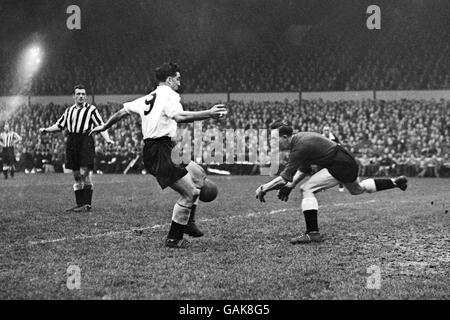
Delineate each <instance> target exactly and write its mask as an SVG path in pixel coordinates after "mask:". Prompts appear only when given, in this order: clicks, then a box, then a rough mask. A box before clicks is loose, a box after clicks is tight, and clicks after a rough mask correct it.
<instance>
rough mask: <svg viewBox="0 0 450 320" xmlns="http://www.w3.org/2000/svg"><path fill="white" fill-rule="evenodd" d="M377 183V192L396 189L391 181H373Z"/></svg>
mask: <svg viewBox="0 0 450 320" xmlns="http://www.w3.org/2000/svg"><path fill="white" fill-rule="evenodd" d="M373 180H374V181H375V187H376V188H377V191H381V190H386V189H392V188H395V185H394V183H393V182H392V180H391V179H373Z"/></svg>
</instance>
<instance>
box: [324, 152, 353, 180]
mask: <svg viewBox="0 0 450 320" xmlns="http://www.w3.org/2000/svg"><path fill="white" fill-rule="evenodd" d="M317 165H319V166H321V167H323V168H327V169H328V171H329V172H330V174H331V175H332V176H333V177H334V178H336V179H337V180H339V181H340V182H342V183H350V182H354V181H356V179H357V178H358V163H357V162H356V160H355V157H354V156H353V155H352V154H351V153H350V152H349V151H347V150H345V149H344V148H343V147H341V146H339V145H338V146H336V150H335V152H334V154H333V155H332V156H331V157H329V158H328V159H325V160H323V161H321V163H317Z"/></svg>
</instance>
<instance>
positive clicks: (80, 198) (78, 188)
mask: <svg viewBox="0 0 450 320" xmlns="http://www.w3.org/2000/svg"><path fill="white" fill-rule="evenodd" d="M83 188H84V184H83V183H80V182H76V183H75V184H74V185H73V191H75V201H76V203H77V206H82V205H83V204H84V189H83Z"/></svg>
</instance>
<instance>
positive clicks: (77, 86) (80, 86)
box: [73, 84, 86, 93]
mask: <svg viewBox="0 0 450 320" xmlns="http://www.w3.org/2000/svg"><path fill="white" fill-rule="evenodd" d="M77 89H80V90H83V89H84V90H86V88H85V87H84V86H83V85H82V84H77V85H76V86H75V87H73V93H75V91H76V90H77Z"/></svg>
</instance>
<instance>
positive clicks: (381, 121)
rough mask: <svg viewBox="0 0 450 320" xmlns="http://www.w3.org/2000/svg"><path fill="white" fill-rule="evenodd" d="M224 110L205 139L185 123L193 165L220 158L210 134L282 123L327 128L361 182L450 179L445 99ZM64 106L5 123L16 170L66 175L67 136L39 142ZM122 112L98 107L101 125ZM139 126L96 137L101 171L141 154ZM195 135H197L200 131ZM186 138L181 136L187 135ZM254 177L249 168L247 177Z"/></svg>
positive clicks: (129, 122) (130, 121) (120, 167)
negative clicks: (15, 140) (355, 165)
mask: <svg viewBox="0 0 450 320" xmlns="http://www.w3.org/2000/svg"><path fill="white" fill-rule="evenodd" d="M227 105H228V107H229V113H228V115H227V117H226V118H225V119H223V120H205V121H203V122H202V125H201V128H200V129H201V130H202V132H203V134H201V135H197V136H196V135H195V134H194V127H193V124H183V125H180V130H188V131H184V132H188V136H189V137H191V138H192V139H194V142H193V143H192V144H191V146H192V149H194V148H193V147H194V146H199V145H200V144H199V141H196V140H195V139H198V137H200V138H201V139H203V140H202V142H201V143H202V145H203V150H202V152H203V154H201V153H200V154H197V153H195V152H194V150H191V159H193V160H195V161H197V162H198V163H203V164H204V165H212V166H213V167H214V165H217V163H216V164H214V163H211V161H207V160H208V159H209V158H211V156H212V155H213V154H215V152H217V151H215V150H214V143H211V140H213V139H209V140H208V139H205V136H206V133H207V132H208V131H210V130H211V129H212V130H218V132H222V135H223V136H225V132H226V130H227V129H235V131H234V132H236V133H237V132H238V131H236V129H242V130H248V129H256V130H262V129H267V128H269V125H270V123H271V122H272V121H274V120H279V119H281V120H283V121H284V122H286V123H287V124H290V125H292V126H293V128H294V131H314V132H321V131H322V129H323V127H324V126H325V125H329V126H330V127H331V129H332V133H333V134H334V135H336V136H337V137H338V138H339V140H340V141H341V142H342V144H343V145H344V146H345V147H347V148H348V149H349V150H350V151H351V152H352V153H353V154H355V155H356V157H357V159H358V161H359V164H360V170H361V172H360V173H361V175H362V176H384V175H386V176H388V175H389V176H390V175H397V174H405V175H408V176H421V177H423V176H429V177H439V176H442V177H444V176H450V158H449V155H450V102H448V101H444V100H440V101H435V100H429V101H425V100H401V101H382V100H362V101H337V102H330V101H326V102H325V101H322V100H303V101H301V103H299V102H298V101H294V102H288V101H285V102H250V103H244V102H237V101H230V102H229V103H227ZM66 107H67V106H62V105H53V104H50V105H46V106H43V105H31V106H22V107H20V108H19V109H18V110H17V111H16V112H15V113H14V114H13V116H12V117H11V118H10V119H9V120H8V123H9V124H10V127H11V129H12V130H13V131H15V132H17V133H18V134H19V135H21V136H22V138H23V142H22V144H21V145H19V146H17V147H16V159H17V165H16V166H17V167H18V169H19V170H22V171H25V172H26V173H38V172H46V171H53V170H54V171H56V172H62V171H63V170H64V161H65V159H64V157H65V134H64V133H59V134H55V135H46V136H40V135H39V134H38V128H40V127H45V126H49V125H51V124H52V123H54V122H56V120H57V119H58V117H59V116H60V115H61V114H62V113H63V111H64V109H65V108H66ZM119 107H120V106H119V105H109V106H102V105H100V106H98V108H99V111H100V113H101V115H102V117H103V119H104V120H106V119H108V118H109V117H110V116H111V115H112V113H114V112H115V111H117V110H118V108H119ZM184 107H185V109H187V110H199V109H205V108H207V107H209V105H207V104H202V103H188V104H185V105H184ZM139 122H140V119H139V118H138V117H135V116H131V117H128V118H126V119H125V120H124V121H122V122H120V123H118V124H117V125H115V126H113V128H112V129H110V135H111V137H112V139H113V140H114V141H115V145H114V146H113V147H110V148H108V147H107V146H106V145H105V143H104V141H103V140H102V138H101V137H99V136H96V138H95V139H96V167H95V172H96V173H123V172H124V170H125V169H127V167H128V165H129V164H130V162H132V160H135V159H136V158H137V157H138V156H139V155H140V153H141V148H142V145H143V142H142V135H141V132H140V126H139ZM196 130H199V129H198V127H197V129H196ZM181 132H182V131H180V134H179V137H182V136H184V137H186V135H185V134H184V135H183V134H182V133H181ZM189 141H190V140H189ZM181 142H182V141H181ZM181 142H180V144H181ZM184 142H186V140H184ZM251 143H252V140H251V139H250V140H249V139H247V140H246V144H247V148H246V150H247V155H246V158H245V161H244V162H245V163H247V165H255V163H254V161H253V160H254V159H253V160H252V159H251V157H250V156H249V154H248V150H249V149H251V146H249V145H250V144H251ZM225 144H226V141H225ZM194 157H195V158H194ZM234 160H235V161H236V160H237V159H236V158H235V159H234ZM283 160H284V161H285V159H283ZM132 164H133V165H132V166H130V168H128V170H127V171H128V172H130V173H131V172H142V170H143V166H142V160H141V159H140V158H139V159H138V160H137V161H135V163H132ZM259 164H260V163H259ZM262 165H263V166H264V165H265V164H262ZM257 172H258V170H255V168H254V167H252V169H250V170H249V171H248V172H247V173H257Z"/></svg>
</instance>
